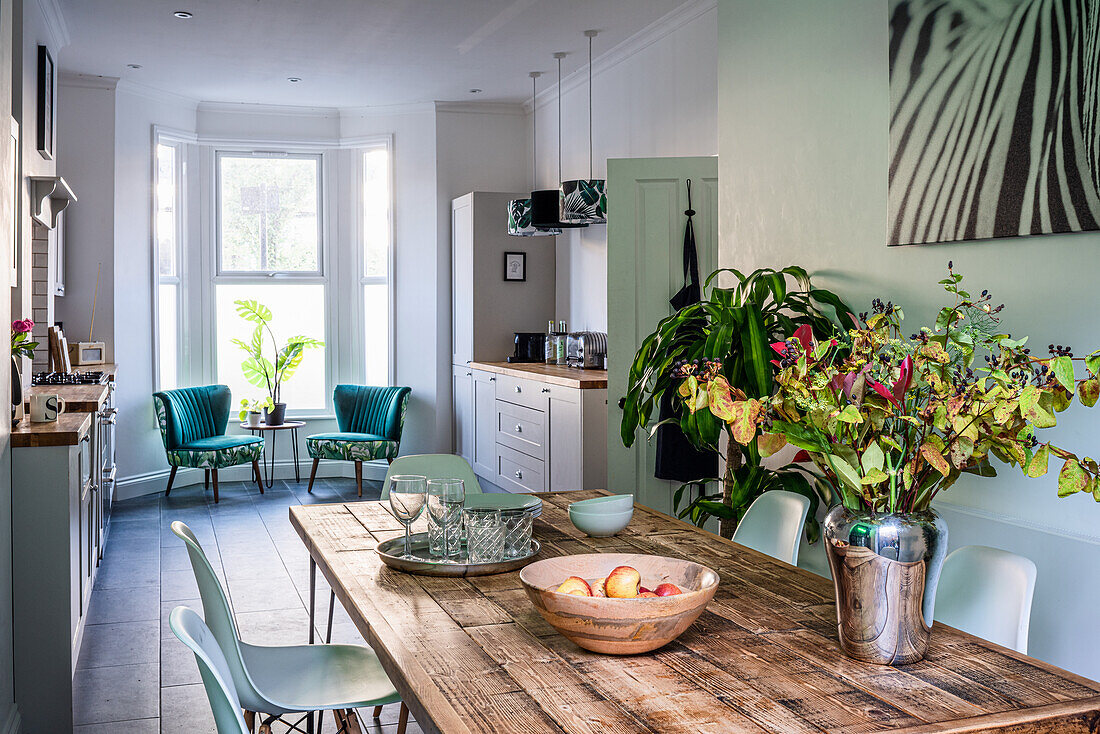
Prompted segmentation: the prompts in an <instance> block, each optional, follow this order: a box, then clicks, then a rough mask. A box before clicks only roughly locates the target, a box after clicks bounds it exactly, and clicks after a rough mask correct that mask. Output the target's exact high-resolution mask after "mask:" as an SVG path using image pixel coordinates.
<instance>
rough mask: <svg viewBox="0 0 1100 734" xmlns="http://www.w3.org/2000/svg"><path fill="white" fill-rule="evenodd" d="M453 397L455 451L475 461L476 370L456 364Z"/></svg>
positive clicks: (468, 461) (467, 461) (453, 375)
mask: <svg viewBox="0 0 1100 734" xmlns="http://www.w3.org/2000/svg"><path fill="white" fill-rule="evenodd" d="M451 399H452V401H453V403H454V427H453V429H452V436H453V437H454V453H456V454H458V455H459V456H461V457H462V458H463V459H465V460H466V463H468V464H470V465H473V463H474V372H473V370H471V369H470V368H469V367H460V366H458V365H455V366H454V368H453V373H452V377H451Z"/></svg>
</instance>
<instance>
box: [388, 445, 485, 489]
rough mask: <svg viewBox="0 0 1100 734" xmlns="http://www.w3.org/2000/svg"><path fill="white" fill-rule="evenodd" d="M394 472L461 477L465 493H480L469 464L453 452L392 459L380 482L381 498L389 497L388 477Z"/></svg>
mask: <svg viewBox="0 0 1100 734" xmlns="http://www.w3.org/2000/svg"><path fill="white" fill-rule="evenodd" d="M395 474H419V475H420V476H422V477H427V478H428V479H461V480H462V484H463V485H464V486H465V488H466V494H481V485H480V484H478V481H477V476H476V475H475V474H474V470H473V469H471V468H470V465H469V464H468V463H467V462H466V460H465V459H463V458H462V457H461V456H455V455H454V454H410V455H409V456H402V457H400V458H397V459H394V460H393V461H392V462H391V463H390V468H389V469H388V470H386V480H385V481H384V482H382V499H383V500H388V499H389V498H390V477H392V476H394V475H395Z"/></svg>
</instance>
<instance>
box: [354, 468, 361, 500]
mask: <svg viewBox="0 0 1100 734" xmlns="http://www.w3.org/2000/svg"><path fill="white" fill-rule="evenodd" d="M355 488H356V489H357V490H358V491H359V496H360V497H362V496H363V462H361V461H357V462H355Z"/></svg>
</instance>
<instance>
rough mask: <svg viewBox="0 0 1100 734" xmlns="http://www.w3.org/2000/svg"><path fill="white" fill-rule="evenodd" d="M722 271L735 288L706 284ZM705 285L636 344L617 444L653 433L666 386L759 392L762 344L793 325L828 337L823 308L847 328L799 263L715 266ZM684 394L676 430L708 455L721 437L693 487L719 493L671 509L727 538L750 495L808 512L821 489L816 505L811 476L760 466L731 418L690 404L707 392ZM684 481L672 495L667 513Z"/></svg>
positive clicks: (837, 303) (831, 297) (844, 315)
mask: <svg viewBox="0 0 1100 734" xmlns="http://www.w3.org/2000/svg"><path fill="white" fill-rule="evenodd" d="M722 273H728V274H729V276H730V277H731V278H733V279H736V281H737V284H736V285H735V286H734V287H732V288H719V287H717V286H715V287H713V288H712V287H711V285H712V282H713V281H714V280H715V279H716V278H717V277H718V276H719V275H720V274H722ZM705 289H709V293H708V294H707V295H706V298H705V299H704V300H703V301H701V302H699V303H695V304H691V305H689V306H687V307H685V308H682V309H680V310H678V311H676V312H675V313H674V314H672V315H671V316H669V317H668V318H666V319H664V320H662V321H661V322H660V323H659V324H658V325H657V329H656V331H654V332H653V333H652V334H650V335H649V336H648V337H646V338H645V340H644V341H643V342H642V345H641V347H640V348H639V350H638V353H637V355H636V356H635V358H634V362H633V364H632V365H631V367H630V375H629V380H628V391H627V395H626V399H625V400H624V402H623V419H622V427H621V431H622V441H623V444H624V445H626V446H627V447H629V446H631V445H632V444H633V443H634V440H635V435H636V432H637V430H638V429H639V428H642V429H650V430H651V431H654V430H656V425H654V424H656V423H657V421H656V420H655V418H654V410H655V408H657V407H658V406H659V405H660V404H661V398H662V396H663V395H664V394H665V392H666V391H668V390H672V391H674V392H675V391H676V390H678V389H679V388H680V387H681V383H684V384H695V385H697V386H698V385H700V384H703V383H702V382H700V380H701V379H703V378H705V380H704V381H705V383H706V384H712V385H715V384H725V385H727V386H731V387H733V388H735V389H737V390H738V391H740V392H743V393H744V394H747V395H751V396H754V397H758V398H759V397H765V396H767V395H770V394H771V392H772V378H773V370H774V368H773V366H772V364H771V363H770V361H769V360H770V356H769V355H770V353H771V352H770V349H769V344H770V343H771V342H776V341H783V340H785V339H787V338H788V337H790V336H791V335H793V334H794V333H795V331H796V330H797V329H799V328H800V327H804V328H806V329H809V330H812V331H813V333H815V334H818V335H820V336H823V337H824V336H826V335H828V334H831V333H833V331H834V330H835V326H834V323H833V321H831V320H830V319H829V317H828V316H826V313H825V309H828V310H829V311H831V312H832V314H833V316H834V317H835V319H836V322H837V323H839V324H840V326H841V327H842V328H845V329H847V328H851V327H852V326H853V325H854V324H853V322H852V317H851V315H850V314H849V310H848V307H847V306H845V305H844V303H843V302H842V301H841V300H840V298H839V297H838V296H837V295H836V294H834V293H832V292H831V291H827V290H823V289H819V288H814V287H813V284H812V283H811V282H810V277H809V275H808V274H807V273H806V271H805V270H804V269H802V268H800V267H794V266H792V267H788V268H784V269H782V270H772V269H761V270H757V271H755V272H752V273H750V274H748V275H745V274H743V273H741V272H739V271H737V270H733V269H725V270H718V271H716V272H714V273H712V274H711V275H710V276H709V277H708V278H707V280H706V284H705ZM685 378H686V379H685ZM727 392H728V391H727ZM689 393H690V403H691V404H690V406H687V405H681V407H680V410H679V418H678V422H679V425H680V429H681V430H682V431H683V432H684V435H685V436H687V438H688V439H689V440H690V441H691V442H692V444H694V445H695V446H697V447H698V448H701V449H704V450H710V451H714V452H716V453H720V452H721V448H720V446H721V438H722V436H723V434H725V436H726V437H727V439H728V440H727V444H726V452H725V458H726V462H725V470H724V473H723V476H722V477H721V478H720V480H719V479H717V478H710V477H700V478H699V483H703V482H711V481H720V486H721V488H722V491H721V492H720V493H715V494H709V495H703V496H699V497H695V498H694V499H692V500H691V501H690V502H689V503H688V504H687V505H686V506H685V507H684V508H683V510H680V517H690V519H691V521H692V522H694V523H695V524H696V525H699V526H702V525H703V524H704V523H705V522H706V521H707V519H708V518H710V517H717V518H718V519H719V532H720V533H721V535H722V536H724V537H726V538H729V537H732V536H733V531H734V529H735V528H736V527H737V523H738V522H739V521H740V519H741V517H742V516H743V515H744V513H745V510H747V509H748V506H749V505H750V504H752V501H753V500H754V499H756V498H757V497H758V496H759V495H760V494H761V493H762V492H765V491H767V490H769V489H787V490H790V491H793V492H798V493H800V494H803V495H806V496H807V497H809V498H810V502H811V507H812V509H816V507H817V504H818V493H819V492H821V491H823V492H825V493H826V494H825V496H824V497H823V499H824V500H825V501H826V503H827V504H828V503H831V500H832V496H831V494H830V493H829V489H828V487H826V486H824V485H823V486H822V487H820V488H818V487H815V486H814V485H813V483H812V476H811V475H807V474H806V473H804V472H803V471H802V470H800V469H799V468H798V467H797V466H796V465H794V464H788V465H786V466H784V467H781V468H779V469H770V468H767V467H765V466H764V465H763V464H762V463H761V452H760V450H759V448H758V447H757V443H756V435H755V430H754V432H753V434H752V435H747V434H746V435H738V436H736V437H735V436H734V433H733V432H734V426H733V425H732V424H731V423H729V422H727V421H725V420H723V419H722V418H720V417H718V416H717V415H716V414H715V413H713V412H712V411H710V410H700V408H703V407H706V406H707V405H708V401H710V400H711V399H712V396H714V395H717V392H715V391H713V390H691V391H689ZM677 402H679V401H677ZM735 438H736V439H741V440H735ZM688 486H689V485H685V486H683V487H681V488H680V489H679V490H678V491H677V492H676V497H675V505H676V507H677V509H679V505H680V504H681V502H682V501H683V499H684V492H685V490H686V489H687V487H688ZM810 518H811V519H810V522H809V524H808V525H807V532H808V533H809V535H810V538H811V540H813V539H815V538H816V533H817V525H816V520H814V519H813V512H811V513H810Z"/></svg>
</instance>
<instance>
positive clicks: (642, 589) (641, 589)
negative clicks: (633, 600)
mask: <svg viewBox="0 0 1100 734" xmlns="http://www.w3.org/2000/svg"><path fill="white" fill-rule="evenodd" d="M647 591H653V589H647V588H646V587H644V586H639V587H638V596H641V595H642V594H644V593H646V592H647Z"/></svg>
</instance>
